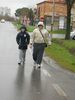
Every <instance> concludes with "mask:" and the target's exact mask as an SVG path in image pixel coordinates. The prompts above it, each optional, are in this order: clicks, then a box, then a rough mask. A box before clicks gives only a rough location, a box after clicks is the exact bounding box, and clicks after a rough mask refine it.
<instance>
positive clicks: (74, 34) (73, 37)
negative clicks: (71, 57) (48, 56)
mask: <svg viewBox="0 0 75 100" xmlns="http://www.w3.org/2000/svg"><path fill="white" fill-rule="evenodd" d="M70 37H71V39H73V40H75V30H74V31H72V32H71V34H70Z"/></svg>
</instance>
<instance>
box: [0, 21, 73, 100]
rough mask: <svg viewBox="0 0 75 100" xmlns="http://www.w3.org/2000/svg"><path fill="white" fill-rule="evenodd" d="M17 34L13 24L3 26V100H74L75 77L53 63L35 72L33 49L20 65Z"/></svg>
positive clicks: (0, 61)
mask: <svg viewBox="0 0 75 100" xmlns="http://www.w3.org/2000/svg"><path fill="white" fill-rule="evenodd" d="M16 33H17V30H16V29H15V27H14V26H13V25H12V24H11V23H9V22H6V23H0V100H75V74H73V73H70V72H68V71H65V70H63V69H61V68H59V67H58V66H57V65H56V64H54V63H53V62H52V63H51V62H50V64H49V65H47V64H46V63H45V62H43V67H42V69H41V70H38V69H36V70H35V69H34V68H33V60H32V54H31V50H30V49H28V51H27V56H26V63H25V66H24V67H23V66H18V65H17V58H18V49H17V44H16V41H15V37H16ZM45 58H46V57H45Z"/></svg>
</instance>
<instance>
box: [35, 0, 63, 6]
mask: <svg viewBox="0 0 75 100" xmlns="http://www.w3.org/2000/svg"><path fill="white" fill-rule="evenodd" d="M43 3H53V0H51V1H43V2H40V3H38V4H37V5H40V4H43ZM55 3H56V4H65V1H60V2H59V1H55Z"/></svg>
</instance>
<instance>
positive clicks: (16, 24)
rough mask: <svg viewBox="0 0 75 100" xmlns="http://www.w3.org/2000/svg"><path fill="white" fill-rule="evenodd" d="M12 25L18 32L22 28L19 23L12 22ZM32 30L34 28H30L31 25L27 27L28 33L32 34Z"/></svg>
mask: <svg viewBox="0 0 75 100" xmlns="http://www.w3.org/2000/svg"><path fill="white" fill-rule="evenodd" d="M13 24H14V25H15V26H16V27H17V29H18V30H19V29H20V27H21V26H22V25H21V24H20V23H17V22H14V23H13ZM33 30H34V26H31V25H30V26H27V31H28V32H33Z"/></svg>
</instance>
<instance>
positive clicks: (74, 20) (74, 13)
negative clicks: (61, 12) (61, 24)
mask: <svg viewBox="0 0 75 100" xmlns="http://www.w3.org/2000/svg"><path fill="white" fill-rule="evenodd" d="M71 22H72V27H73V29H75V3H74V5H73V7H72V11H71Z"/></svg>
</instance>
